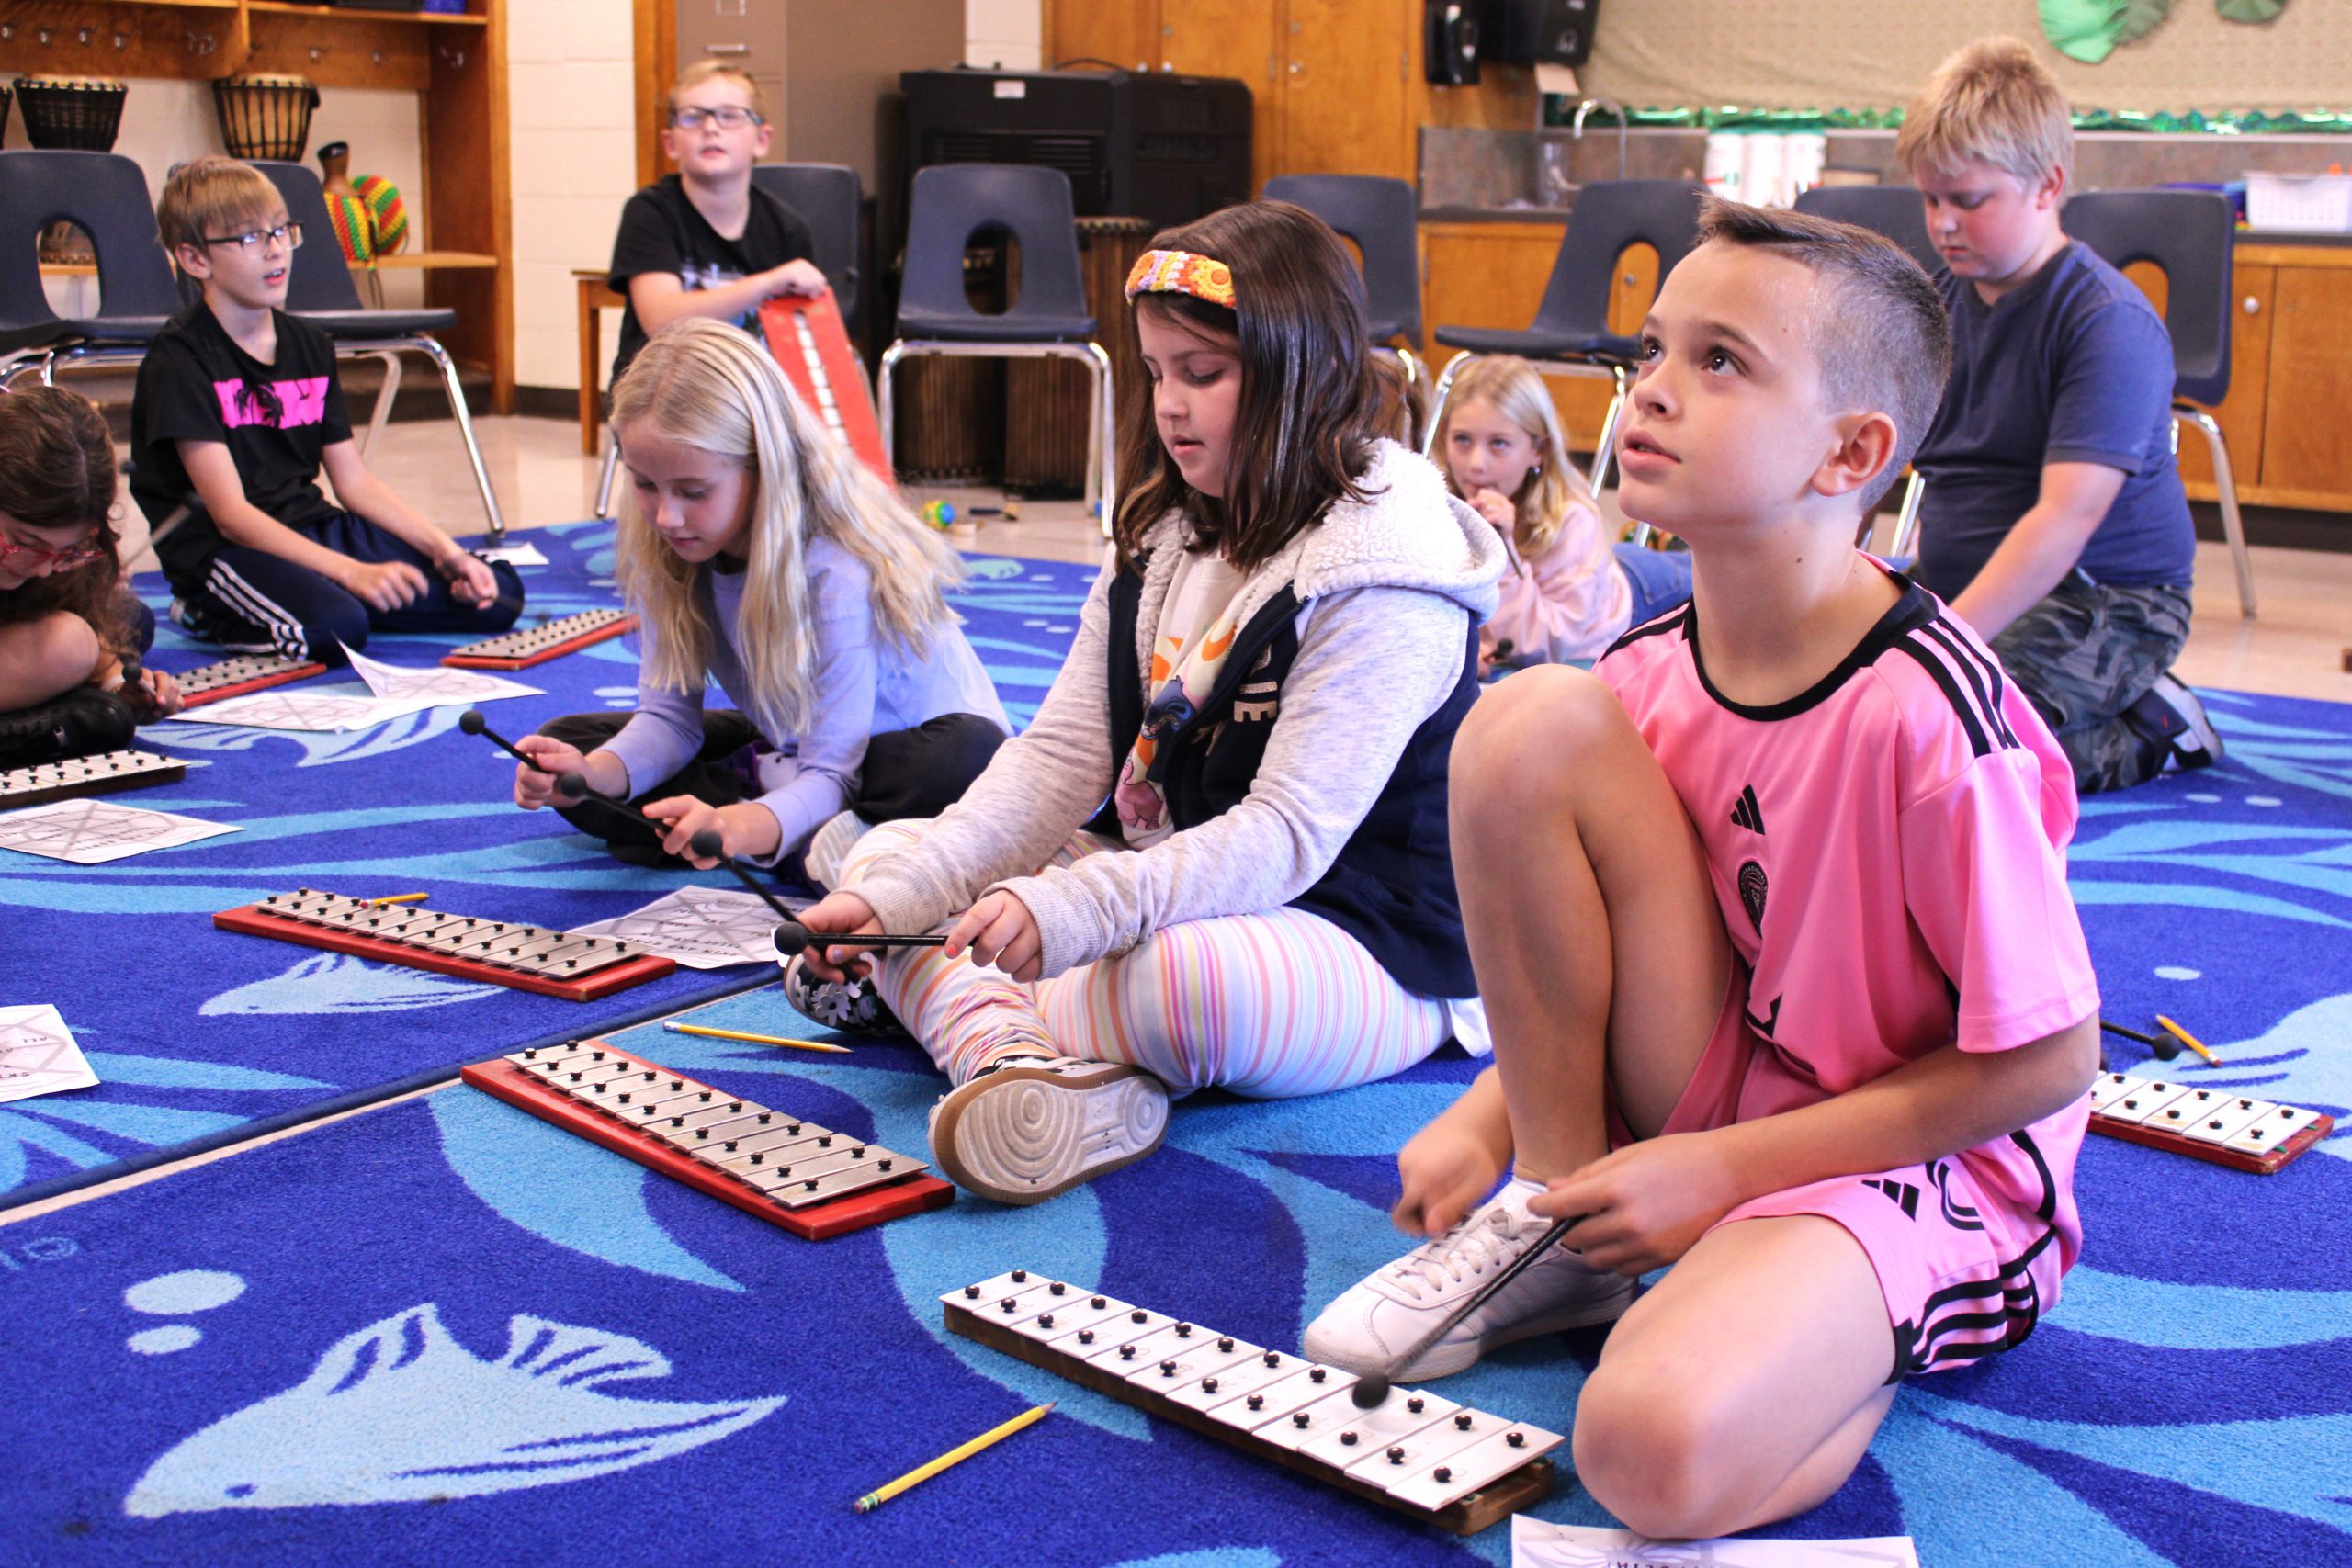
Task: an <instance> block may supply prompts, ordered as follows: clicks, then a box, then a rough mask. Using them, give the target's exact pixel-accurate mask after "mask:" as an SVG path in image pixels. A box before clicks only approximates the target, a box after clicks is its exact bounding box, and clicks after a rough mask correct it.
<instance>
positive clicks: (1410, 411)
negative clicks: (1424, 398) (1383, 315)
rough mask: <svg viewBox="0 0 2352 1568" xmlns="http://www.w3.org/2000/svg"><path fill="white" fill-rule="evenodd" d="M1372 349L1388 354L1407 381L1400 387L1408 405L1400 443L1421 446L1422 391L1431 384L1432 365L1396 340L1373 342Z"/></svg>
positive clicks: (1402, 397)
mask: <svg viewBox="0 0 2352 1568" xmlns="http://www.w3.org/2000/svg"><path fill="white" fill-rule="evenodd" d="M1372 351H1373V352H1374V354H1385V355H1388V357H1389V358H1391V359H1393V360H1395V361H1396V362H1397V372H1398V375H1399V377H1400V378H1401V380H1402V383H1403V384H1402V385H1401V386H1400V387H1399V388H1398V393H1399V396H1398V401H1400V402H1401V403H1402V404H1403V405H1404V407H1403V408H1402V409H1401V410H1400V411H1399V412H1400V413H1401V414H1402V416H1403V423H1402V428H1400V429H1399V430H1398V431H1397V441H1398V442H1399V443H1400V444H1402V445H1404V446H1410V447H1413V448H1414V449H1415V450H1419V447H1420V445H1421V396H1420V394H1421V389H1422V388H1424V387H1426V386H1428V385H1429V379H1430V370H1429V367H1428V366H1426V365H1424V364H1422V363H1421V356H1420V355H1418V354H1415V353H1414V352H1413V351H1412V350H1411V349H1409V348H1400V347H1398V346H1397V344H1393V343H1378V344H1373V345H1372Z"/></svg>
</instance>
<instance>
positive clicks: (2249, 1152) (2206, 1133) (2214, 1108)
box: [2090, 1073, 2335, 1176]
mask: <svg viewBox="0 0 2352 1568" xmlns="http://www.w3.org/2000/svg"><path fill="white" fill-rule="evenodd" d="M2090 1127H2091V1131H2092V1132H2094V1133H2104V1134H2107V1135H2108V1136H2109V1137H2110V1138H2121V1139H2122V1140H2124V1141H2125V1142H2126V1143H2132V1144H2145V1145H2148V1146H2149V1147H2150V1148H2156V1149H2168V1150H2170V1151H2171V1152H2172V1153H2174V1154H2177V1155H2188V1156H2190V1157H2191V1158H2194V1159H2202V1160H2211V1161H2212V1163H2214V1164H2215V1165H2226V1166H2228V1167H2230V1168H2232V1169H2233V1170H2250V1171H2253V1172H2254V1173H2256V1175H2258V1176H2270V1175H2274V1174H2276V1173H2277V1171H2278V1168H2280V1167H2281V1166H2283V1165H2285V1164H2286V1163H2287V1162H2288V1161H2290V1160H2291V1159H2293V1158H2294V1157H2295V1156H2298V1155H2300V1154H2301V1153H2302V1152H2303V1151H2304V1150H2306V1149H2308V1148H2310V1147H2311V1146H2312V1145H2313V1144H2316V1143H2318V1142H2319V1141H2320V1140H2321V1139H2322V1138H2324V1137H2326V1136H2327V1135H2328V1134H2330V1133H2332V1132H2334V1131H2335V1118H2334V1117H2332V1116H2330V1115H2328V1114H2326V1113H2325V1112H2324V1111H2309V1110H2306V1109H2304V1108H2303V1107H2302V1106H2300V1105H2281V1104H2279V1103H2278V1102H2277V1101H2276V1100H2260V1099H2256V1098H2255V1097H2254V1096H2251V1095H2241V1094H2234V1093H2233V1092H2231V1091H2230V1090H2228V1089H2195V1088H2192V1087H2190V1086H2189V1085H2188V1084H2177V1083H2165V1082H2164V1081H2163V1080H2162V1079H2159V1078H2143V1077H2133V1076H2132V1075H2131V1074H2130V1073H2101V1074H2099V1076H2098V1077H2096V1078H2094V1079H2092V1080H2091V1122H2090Z"/></svg>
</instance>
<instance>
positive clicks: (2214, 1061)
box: [2156, 1013, 2222, 1067]
mask: <svg viewBox="0 0 2352 1568" xmlns="http://www.w3.org/2000/svg"><path fill="white" fill-rule="evenodd" d="M2156 1023H2157V1025H2158V1026H2159V1027H2160V1028H2162V1029H2163V1030H2164V1032H2165V1033H2166V1034H2169V1035H2171V1036H2172V1037H2173V1038H2174V1039H2175V1040H2177V1041H2179V1042H2180V1043H2182V1044H2183V1045H2186V1046H2188V1048H2189V1049H2190V1050H2192V1051H2194V1052H2196V1053H2197V1054H2198V1055H2200V1056H2202V1057H2204V1058H2205V1060H2206V1062H2207V1063H2208V1065H2210V1066H2216V1067H2218V1066H2221V1065H2222V1058H2221V1057H2219V1056H2216V1055H2213V1053H2212V1052H2211V1051H2210V1050H2208V1049H2207V1048H2206V1045H2205V1042H2203V1041H2202V1040H2199V1039H2198V1038H2197V1036H2195V1035H2194V1034H2191V1033H2189V1032H2188V1031H2187V1030H2186V1029H2183V1028H2182V1027H2181V1026H2180V1025H2178V1024H2177V1023H2175V1022H2174V1021H2172V1020H2170V1019H2168V1018H2166V1017H2165V1015H2164V1014H2162V1013H2158V1014H2156Z"/></svg>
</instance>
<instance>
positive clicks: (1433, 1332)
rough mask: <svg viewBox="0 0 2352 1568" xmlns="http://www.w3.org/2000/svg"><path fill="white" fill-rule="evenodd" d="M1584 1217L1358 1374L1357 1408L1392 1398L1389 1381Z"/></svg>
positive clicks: (1553, 1232) (1556, 1228) (1558, 1227)
mask: <svg viewBox="0 0 2352 1568" xmlns="http://www.w3.org/2000/svg"><path fill="white" fill-rule="evenodd" d="M1583 1218H1584V1216H1583V1215H1582V1214H1570V1215H1569V1216H1568V1217H1567V1218H1566V1219H1565V1220H1561V1221H1560V1222H1558V1223H1557V1224H1555V1225H1553V1227H1552V1228H1551V1229H1550V1230H1547V1231H1545V1232H1544V1234H1543V1235H1541V1236H1539V1237H1537V1238H1536V1242H1535V1245H1534V1246H1533V1247H1529V1248H1528V1249H1527V1250H1526V1251H1525V1252H1522V1253H1521V1254H1520V1255H1519V1256H1518V1257H1517V1258H1514V1259H1512V1261H1511V1263H1510V1267H1509V1268H1507V1269H1503V1270H1502V1272H1500V1273H1498V1274H1497V1275H1496V1276H1495V1277H1494V1278H1493V1279H1491V1280H1487V1282H1486V1283H1485V1284H1483V1285H1481V1286H1479V1287H1478V1288H1477V1289H1476V1290H1475V1291H1473V1292H1470V1296H1469V1299H1468V1300H1466V1301H1464V1303H1462V1304H1461V1305H1460V1306H1458V1307H1455V1308H1454V1309H1453V1311H1452V1312H1450V1313H1448V1314H1445V1321H1444V1322H1443V1323H1441V1324H1439V1325H1437V1326H1436V1327H1435V1328H1432V1329H1430V1331H1429V1332H1428V1333H1427V1334H1424V1335H1422V1336H1421V1337H1420V1339H1419V1342H1418V1343H1416V1344H1415V1345H1414V1346H1413V1347H1412V1348H1410V1349H1408V1350H1407V1351H1405V1353H1404V1354H1402V1355H1400V1356H1397V1357H1395V1358H1393V1359H1390V1361H1389V1363H1388V1366H1387V1369H1386V1370H1385V1371H1377V1372H1367V1373H1365V1374H1364V1375H1363V1376H1362V1377H1360V1378H1358V1379H1357V1380H1356V1385H1355V1387H1353V1388H1352V1389H1350V1390H1349V1391H1348V1397H1349V1398H1351V1399H1352V1400H1354V1401H1355V1404H1356V1408H1357V1409H1358V1410H1370V1409H1372V1408H1373V1407H1374V1405H1377V1404H1383V1403H1385V1401H1386V1400H1387V1398H1388V1385H1389V1383H1390V1382H1392V1381H1394V1380H1395V1379H1397V1378H1400V1377H1403V1376H1404V1375H1405V1369H1406V1368H1407V1367H1409V1366H1411V1365H1412V1364H1413V1363H1414V1362H1415V1361H1418V1360H1419V1359H1421V1357H1422V1356H1424V1355H1426V1354H1427V1353H1428V1351H1429V1348H1430V1346H1432V1345H1434V1344H1436V1343H1437V1342H1438V1341H1439V1340H1441V1339H1442V1338H1444V1337H1446V1336H1447V1335H1449V1334H1451V1333H1453V1331H1454V1329H1455V1328H1456V1327H1457V1326H1459V1325H1460V1324H1461V1322H1462V1320H1463V1319H1464V1318H1465V1317H1468V1316H1469V1315H1470V1314H1472V1313H1474V1312H1476V1311H1477V1310H1478V1309H1479V1308H1480V1307H1482V1306H1485V1305H1486V1304H1487V1302H1488V1301H1490V1300H1492V1299H1493V1297H1494V1294H1495V1292H1498V1291H1499V1290H1501V1289H1502V1288H1503V1287H1504V1286H1505V1285H1508V1284H1510V1282H1511V1281H1512V1280H1516V1279H1518V1278H1519V1277H1520V1275H1521V1273H1523V1272H1525V1270H1526V1269H1527V1267H1528V1265H1530V1264H1532V1263H1533V1262H1534V1261H1535V1260H1536V1259H1537V1258H1541V1257H1543V1256H1544V1254H1545V1253H1546V1252H1549V1251H1550V1250H1552V1248H1553V1247H1555V1246H1556V1245H1558V1243H1559V1240H1560V1238H1561V1237H1562V1236H1564V1235H1567V1234H1568V1232H1569V1230H1570V1229H1571V1228H1572V1227H1574V1226H1575V1225H1576V1224H1577V1223H1578V1222H1579V1221H1581V1220H1582V1219H1583Z"/></svg>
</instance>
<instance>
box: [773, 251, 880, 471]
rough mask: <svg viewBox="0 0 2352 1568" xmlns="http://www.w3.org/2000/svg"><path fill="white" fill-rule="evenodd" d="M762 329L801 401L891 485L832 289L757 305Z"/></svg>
mask: <svg viewBox="0 0 2352 1568" xmlns="http://www.w3.org/2000/svg"><path fill="white" fill-rule="evenodd" d="M760 331H761V332H762V333H763V334H764V335H765V336H766V338H767V343H768V352H769V353H770V354H772V355H775V362H776V363H777V364H778V365H779V366H781V367H783V368H784V374H785V378H786V380H788V381H790V382H791V383H792V387H793V389H794V390H795V391H797V392H798V393H799V394H800V400H801V401H802V402H804V403H807V404H808V405H809V411H810V412H813V413H814V414H816V416H817V417H818V418H819V419H820V420H822V421H823V422H824V423H825V428H826V429H828V430H830V431H831V432H832V433H833V434H835V435H838V436H840V437H841V438H842V440H843V441H845V442H847V443H848V444H849V448H850V450H851V451H853V452H854V453H856V454H857V456H858V458H859V460H860V461H862V462H863V463H865V466H866V467H867V468H871V469H873V470H874V472H875V475H876V477H877V478H879V479H881V480H882V482H883V483H884V484H889V483H892V482H893V481H892V479H891V476H890V455H889V454H888V453H887V452H885V451H883V450H882V423H881V422H880V421H879V420H877V419H876V418H875V417H874V399H873V398H872V397H871V396H870V395H868V393H867V392H866V389H865V367H864V366H863V365H862V364H860V363H859V361H858V357H857V355H856V354H855V353H854V351H853V350H852V349H851V348H850V345H849V329H848V328H847V327H845V326H843V325H842V310H841V307H840V306H839V305H837V304H835V303H834V302H833V296H832V292H831V290H830V289H828V290H827V291H826V292H824V293H822V294H819V295H814V296H800V295H785V296H780V297H779V298H776V299H771V300H769V301H768V302H767V303H766V304H764V305H763V306H761V307H760Z"/></svg>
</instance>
